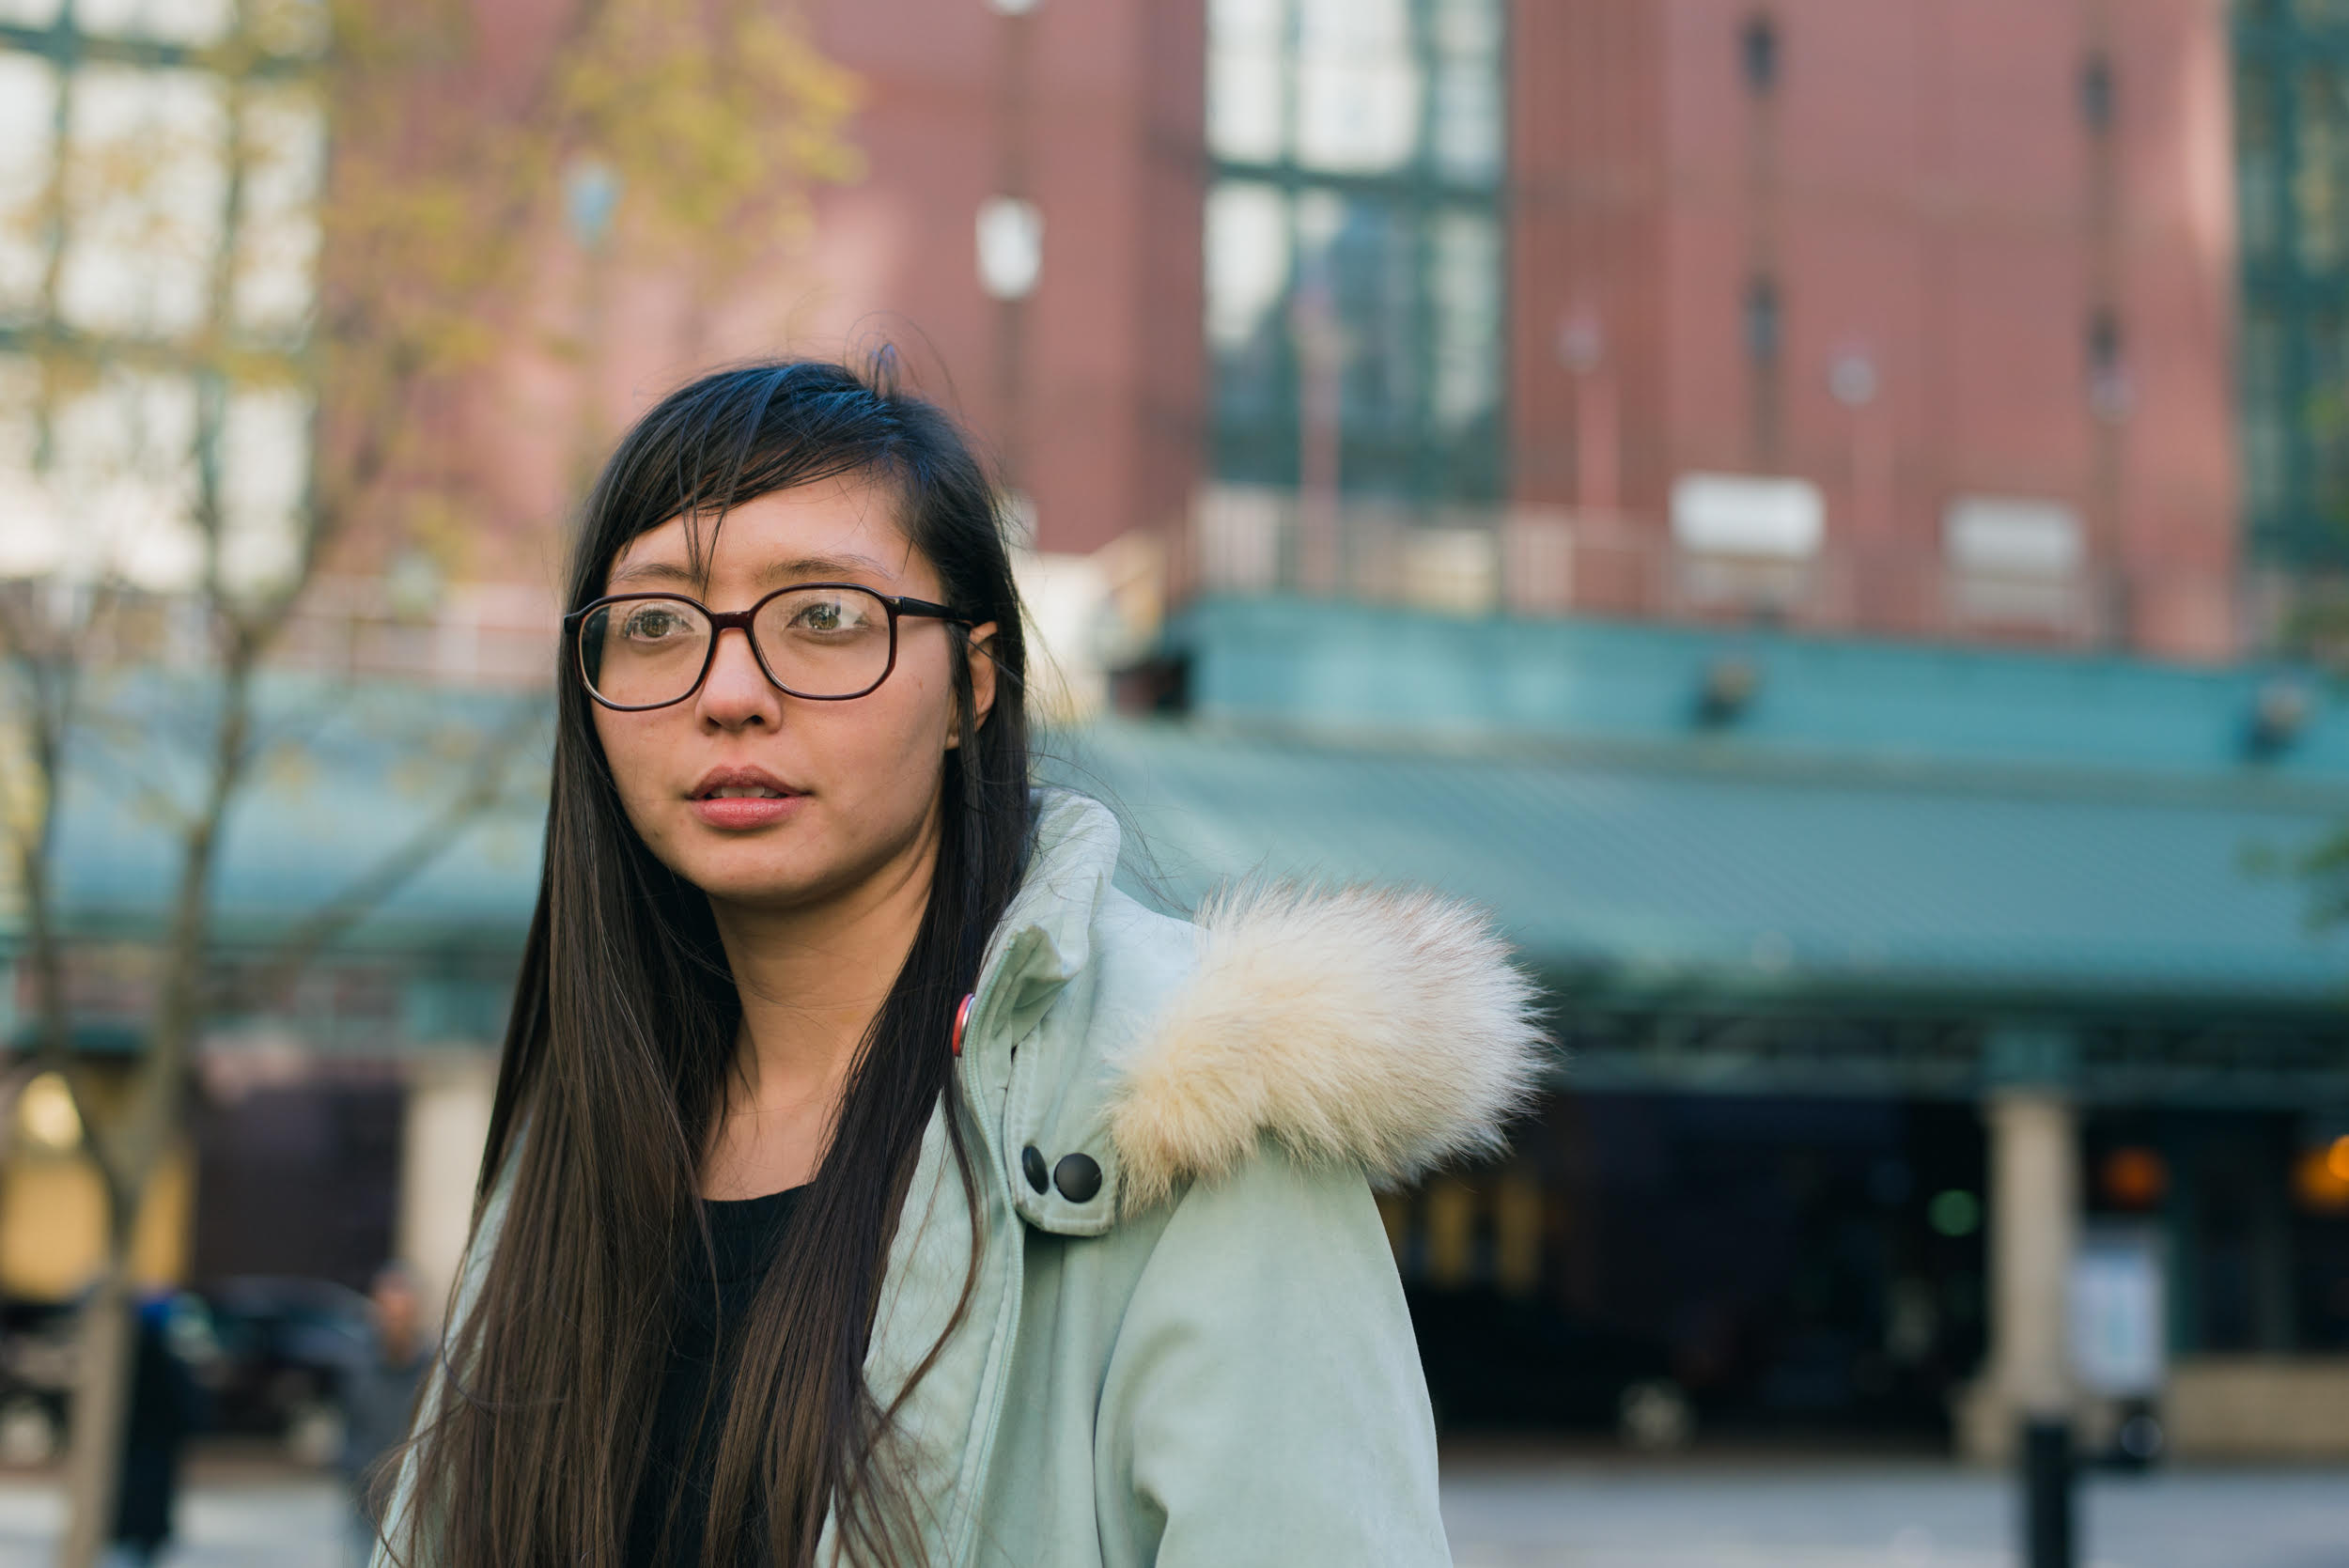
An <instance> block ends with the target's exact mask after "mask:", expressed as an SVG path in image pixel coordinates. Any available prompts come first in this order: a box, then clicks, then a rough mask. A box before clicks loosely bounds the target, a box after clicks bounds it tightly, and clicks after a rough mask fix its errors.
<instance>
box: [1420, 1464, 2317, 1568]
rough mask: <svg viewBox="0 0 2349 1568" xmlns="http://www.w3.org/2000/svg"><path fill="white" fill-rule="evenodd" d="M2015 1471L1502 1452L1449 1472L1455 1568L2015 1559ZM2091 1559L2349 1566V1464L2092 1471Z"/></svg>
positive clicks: (2087, 1493)
mask: <svg viewBox="0 0 2349 1568" xmlns="http://www.w3.org/2000/svg"><path fill="white" fill-rule="evenodd" d="M2015 1506H2016V1505H2015V1493H2014V1489H2013V1485H2012V1483H2010V1482H2009V1481H2008V1480H2007V1479H2006V1478H2005V1477H2003V1476H1999V1475H1996V1474H1991V1473H1987V1472H1982V1471H1973V1470H1966V1469H1960V1468H1956V1467H1952V1466H1950V1465H1947V1464H1936V1463H1893V1464H1876V1465H1871V1464H1866V1463H1860V1462H1844V1463H1839V1464H1818V1463H1800V1462H1790V1463H1787V1464H1784V1465H1770V1464H1762V1463H1751V1462H1749V1463H1736V1464H1721V1463H1718V1462H1707V1461H1703V1460H1695V1461H1688V1462H1684V1463H1681V1464H1677V1465H1664V1464H1660V1463H1657V1464H1639V1465H1634V1464H1629V1463H1620V1464H1618V1463H1606V1462H1594V1461H1590V1460H1565V1461H1549V1462H1543V1461H1536V1460H1524V1459H1518V1460H1507V1459H1491V1460H1477V1461H1470V1462H1467V1463H1457V1464H1455V1465H1453V1466H1452V1467H1448V1468H1447V1470H1446V1472H1445V1476H1444V1521H1445V1524H1446V1527H1447V1528H1448V1529H1449V1531H1450V1533H1451V1537H1452V1544H1453V1552H1454V1555H1455V1559H1456V1560H1457V1563H1458V1568H2015V1557H2014V1553H2013V1530H2014V1521H2015ZM2079 1517H2080V1542H2079V1545H2080V1548H2081V1550H2080V1563H2081V1568H2349V1472H2344V1471H2316V1470H2297V1471H2295V1470H2186V1471H2176V1470H2157V1471H2155V1472H2153V1473H2152V1474H2149V1475H2143V1476H2118V1475H2111V1474H2091V1475H2090V1476H2089V1477H2087V1478H2086V1480H2085V1481H2084V1483H2083V1485H2082V1488H2081V1496H2080V1515H2079Z"/></svg>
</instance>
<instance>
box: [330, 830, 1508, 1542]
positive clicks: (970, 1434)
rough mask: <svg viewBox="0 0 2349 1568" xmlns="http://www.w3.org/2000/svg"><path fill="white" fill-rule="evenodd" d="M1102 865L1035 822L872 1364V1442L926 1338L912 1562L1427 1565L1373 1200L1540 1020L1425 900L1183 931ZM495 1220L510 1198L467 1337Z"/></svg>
mask: <svg viewBox="0 0 2349 1568" xmlns="http://www.w3.org/2000/svg"><path fill="white" fill-rule="evenodd" d="M1117 857H1118V833H1117V829H1116V826H1115V824H1114V822H1113V820H1112V818H1111V816H1110V815H1109V813H1108V812H1107V811H1105V810H1104V809H1103V808H1102V807H1101V806H1099V805H1098V804H1097V803H1096V802H1094V801H1092V800H1086V799H1084V798H1082V797H1081V796H1076V795H1072V794H1066V793H1059V792H1054V793H1050V794H1047V795H1045V796H1044V797H1042V799H1041V820H1040V823H1039V829H1038V841H1037V847H1036V852H1035V855H1034V861H1033V862H1032V865H1031V868H1030V870H1029V873H1028V876H1027V877H1026V879H1025V881H1024V883H1023V884H1022V887H1021V889H1020V892H1019V894H1018V895H1017V897H1016V898H1015V899H1014V901H1013V903H1012V906H1011V908H1010V909H1009V910H1008V911H1007V912H1006V913H1005V915H1004V918H1003V924H1002V925H1001V926H1000V927H999V928H998V930H997V931H996V933H995V937H994V940H993V942H992V944H991V945H990V947H989V950H988V957H987V961H986V963H985V965H984V967H983V970H982V971H981V978H980V982H979V986H978V990H977V993H976V1000H975V1001H974V1002H973V1003H972V1013H971V1019H970V1023H969V1026H968V1029H967V1031H966V1033H965V1036H964V1041H963V1048H962V1052H961V1058H960V1061H959V1063H957V1067H958V1071H957V1076H956V1089H957V1093H956V1094H954V1095H953V1096H951V1099H952V1102H953V1103H952V1104H951V1106H949V1105H941V1110H940V1112H939V1115H938V1117H937V1118H936V1119H934V1120H933V1121H932V1123H931V1126H930V1127H929V1130H928V1132H927V1134H926V1137H925V1139H924V1141H923V1146H922V1151H921V1155H920V1158H919V1161H918V1164H917V1166H916V1169H915V1173H914V1177H913V1181H912V1184H911V1187H910V1189H909V1192H908V1196H907V1199H906V1205H905V1208H904V1210H903V1212H902V1215H901V1218H900V1219H899V1222H898V1226H897V1230H896V1234H895V1237H894V1241H893V1243H892V1246H891V1249H890V1254H889V1264H888V1273H887V1277H886V1280H885V1282H884V1287H883V1294H882V1301H881V1305H880V1308H879V1313H878V1315H877V1318H876V1321H875V1326H874V1331H873V1337H872V1343H871V1346H870V1349H869V1352H868V1354H867V1357H866V1361H865V1374H866V1380H867V1382H868V1384H869V1385H870V1386H871V1388H872V1389H873V1391H874V1393H875V1395H876V1396H877V1397H878V1398H879V1401H880V1403H881V1405H883V1406H884V1407H886V1406H887V1405H889V1404H890V1403H891V1401H892V1400H893V1399H894V1398H895V1397H896V1396H897V1394H898V1393H899V1391H900V1390H901V1389H903V1388H904V1387H905V1384H906V1381H907V1379H908V1377H909V1375H910V1373H911V1372H912V1371H913V1369H914V1368H915V1367H916V1366H917V1365H918V1364H919V1363H921V1362H922V1360H923V1359H924V1358H926V1357H928V1356H929V1354H930V1351H931V1347H932V1346H933V1345H934V1344H937V1343H939V1341H940V1336H941V1334H945V1336H946V1337H945V1340H944V1343H943V1345H942V1347H941V1351H940V1353H939V1355H938V1356H937V1358H936V1359H935V1360H934V1361H932V1362H931V1364H930V1367H929V1370H928V1371H927V1372H926V1374H924V1375H923V1376H922V1377H921V1378H920V1380H919V1382H918V1383H916V1384H915V1386H914V1389H913V1391H912V1393H911V1396H910V1398H908V1399H907V1400H906V1401H905V1403H904V1404H903V1405H900V1406H899V1407H898V1412H897V1423H898V1432H899V1436H900V1439H901V1441H900V1446H899V1449H898V1452H897V1456H896V1457H897V1462H898V1463H899V1464H900V1465H901V1466H902V1467H905V1468H906V1469H907V1471H908V1472H909V1475H910V1480H911V1482H912V1485H911V1486H910V1495H912V1496H913V1497H914V1498H916V1499H917V1500H918V1501H919V1503H920V1505H921V1509H922V1517H921V1525H922V1530H923V1547H924V1550H925V1554H926V1561H927V1562H928V1563H930V1564H933V1565H935V1568H1144V1565H1148V1564H1157V1565H1159V1568H1250V1565H1252V1564H1266V1565H1270V1564H1281V1565H1283V1568H1299V1565H1307V1564H1323V1563H1327V1564H1333V1565H1335V1564H1346V1565H1372V1564H1377V1565H1387V1564H1392V1565H1395V1568H1422V1565H1426V1564H1439V1563H1447V1562H1449V1561H1450V1555H1449V1553H1448V1551H1447V1549H1446V1547H1445V1545H1444V1534H1443V1526H1442V1521H1441V1519H1440V1518H1439V1515H1438V1512H1437V1497H1436V1447H1435V1431H1434V1426H1433V1422H1432V1421H1431V1419H1430V1416H1429V1412H1428V1405H1427V1393H1426V1387H1425V1383H1424V1381H1423V1377H1422V1374H1421V1372H1420V1365H1419V1357H1418V1352H1417V1349H1416V1346H1415V1345H1414V1343H1413V1341H1412V1337H1411V1326H1410V1320H1409V1317H1408V1314H1407V1312H1405V1308H1404V1302H1403V1293H1402V1289H1401V1287H1400V1284H1399V1283H1398V1281H1397V1280H1396V1276H1395V1269H1394V1264H1393V1260H1392V1254H1391V1252H1390V1250H1389V1248H1388V1243H1387V1238H1386V1234H1385V1232H1384V1230H1383V1228H1382V1226H1381V1224H1380V1221H1379V1218H1378V1213H1377V1206H1376V1204H1375V1203H1373V1202H1372V1199H1371V1188H1370V1183H1371V1180H1372V1179H1377V1180H1380V1181H1384V1182H1393V1181H1400V1180H1404V1179H1408V1177H1409V1176H1411V1175H1413V1174H1415V1173H1417V1172H1420V1171H1423V1170H1424V1169H1426V1168H1427V1167H1429V1166H1430V1165H1432V1164H1435V1163H1438V1162H1440V1161H1441V1160H1443V1159H1444V1158H1446V1157H1452V1156H1455V1155H1458V1154H1463V1153H1468V1152H1471V1151H1474V1150H1477V1149H1481V1148H1487V1147H1490V1146H1492V1145H1493V1143H1494V1142H1495V1140H1496V1139H1497V1137H1498V1128H1499V1126H1500V1123H1501V1121H1502V1120H1503V1119H1504V1118H1505V1117H1506V1115H1507V1114H1508V1113H1509V1111H1510V1110H1513V1109H1514V1108H1515V1107H1516V1106H1517V1103H1518V1102H1519V1101H1520V1100H1521V1098H1522V1096H1523V1095H1524V1094H1525V1093H1526V1092H1527V1090H1528V1088H1529V1085H1530V1084H1531V1082H1532V1077H1533V1074H1534V1072H1535V1071H1536V1063H1537V1059H1538V1037H1537V1034H1536V1032H1535V1030H1534V1028H1533V1026H1532V1022H1531V1011H1530V1003H1531V999H1532V993H1531V988H1530V986H1528V984H1527V982H1526V981H1525V980H1524V978H1523V977H1522V976H1521V975H1520V974H1519V973H1518V972H1517V970H1516V969H1515V968H1513V967H1512V966H1511V964H1510V963H1509V961H1508V956H1507V954H1506V950H1505V949H1504V948H1503V947H1502V946H1501V943H1500V941H1499V940H1498V939H1496V938H1495V937H1494V936H1493V935H1492V934H1491V932H1490V931H1489V930H1488V928H1487V927H1486V924H1485V923H1484V922H1483V920H1482V919H1481V918H1480V917H1478V916H1476V915H1475V914H1473V913H1471V912H1470V911H1468V910H1466V909H1464V908H1461V907H1459V906H1457V905H1453V904H1449V903H1446V902H1444V901H1442V900H1440V899H1438V898H1436V897H1434V896H1432V895H1428V894H1393V893H1371V892H1364V891H1341V892H1336V893H1308V892H1303V891H1299V890H1296V889H1288V888H1265V889H1257V890H1255V891H1252V892H1249V893H1240V894H1237V895H1232V896H1228V897H1226V898H1223V899H1221V900H1219V901H1217V902H1215V903H1212V904H1210V905H1209V906H1208V907H1207V908H1206V909H1204V910H1203V911H1202V913H1201V916H1200V920H1199V923H1198V924H1190V923H1186V922H1182V921H1176V920H1171V919H1168V918H1166V917H1164V916H1160V915H1157V914H1153V913H1151V912H1149V911H1148V910H1146V909H1144V908H1142V907H1141V906H1140V905H1139V904H1137V903H1135V902H1134V901H1133V900H1132V899H1130V898H1128V897H1127V896H1126V895H1125V894H1124V893H1121V892H1119V891H1118V890H1117V889H1116V888H1114V887H1112V881H1111V879H1112V875H1113V873H1114V872H1115V870H1116V866H1117ZM948 1114H955V1115H959V1116H960V1117H962V1118H963V1131H964V1136H965V1140H966V1143H967V1146H968V1147H969V1149H970V1150H971V1152H972V1162H973V1164H974V1166H975V1167H976V1176H977V1181H978V1208H979V1221H980V1245H979V1249H978V1260H977V1272H976V1281H975V1285H974V1287H973V1289H972V1296H971V1298H970V1301H969V1304H968V1307H967V1309H966V1311H965V1312H964V1315H963V1317H962V1319H961V1321H960V1322H959V1323H957V1324H955V1325H954V1327H953V1328H952V1332H951V1333H947V1332H946V1331H947V1329H948V1326H949V1324H950V1322H952V1320H953V1316H954V1311H955V1306H956V1303H957V1300H958V1299H959V1298H960V1296H961V1294H962V1290H963V1286H964V1282H965V1280H966V1278H968V1277H969V1272H970V1266H971V1261H972V1233H971V1226H970V1210H969V1205H968V1203H966V1200H965V1197H964V1193H963V1189H962V1184H961V1181H960V1179H959V1178H958V1177H957V1173H956V1169H955V1161H954V1157H953V1156H952V1154H951V1152H950V1151H949V1148H948V1145H947V1141H946V1130H945V1121H944V1118H945V1116H946V1115H948ZM1079 1156H1081V1157H1082V1158H1081V1159H1079V1158H1072V1157H1079ZM1087 1161H1090V1162H1091V1167H1092V1168H1094V1169H1097V1171H1098V1172H1099V1182H1098V1186H1097V1188H1094V1187H1092V1185H1091V1184H1090V1183H1089V1182H1088V1181H1087V1180H1086V1176H1087V1174H1088V1167H1087V1164H1086V1162H1087ZM1064 1162H1066V1163H1064ZM505 1203H506V1193H505V1190H504V1187H503V1184H501V1186H500V1188H499V1189H498V1190H496V1191H493V1192H492V1194H491V1196H490V1201H489V1203H488V1204H487V1205H486V1206H485V1209H484V1212H483V1215H482V1219H481V1223H480V1226H479V1228H478V1230H477V1233H476V1234H475V1237H474V1246H473V1249H472V1251H471V1253H470V1255H469V1256H468V1258H467V1260H466V1265H465V1270H464V1276H463V1280H462V1282H461V1283H460V1286H459V1294H458V1303H457V1311H458V1312H459V1313H460V1314H461V1313H463V1312H469V1311H470V1310H471V1308H472V1304H473V1301H474V1297H475V1296H476V1295H477V1294H478V1290H479V1284H480V1280H481V1277H482V1274H483V1272H484V1270H485V1268H486V1265H487V1263H488V1260H489V1257H490V1252H491V1250H493V1249H494V1248H495V1247H496V1245H497V1237H498V1233H499V1230H500V1227H501V1225H502V1224H503V1221H504V1219H505ZM412 1484H413V1477H412V1468H403V1470H402V1472H401V1475H400V1478H399V1482H398V1487H397V1491H396V1493H395V1495H394V1498H393V1504H392V1512H393V1517H394V1518H395V1519H397V1518H401V1517H404V1516H405V1514H406V1511H407V1510H408V1509H409V1508H411V1507H412V1506H414V1502H415V1499H414V1498H413V1496H412ZM827 1539H828V1542H829V1541H831V1540H832V1532H830V1531H829V1530H828V1531H827ZM839 1556H840V1554H839V1553H837V1552H832V1551H828V1552H827V1553H826V1554H825V1560H827V1561H832V1560H836V1559H837V1558H838V1557H839ZM384 1563H385V1559H384V1558H383V1557H382V1556H381V1554H379V1556H378V1559H377V1564H378V1568H384ZM414 1568H431V1565H430V1564H429V1563H428V1562H425V1563H419V1564H415V1565H414Z"/></svg>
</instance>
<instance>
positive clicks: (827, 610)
mask: <svg viewBox="0 0 2349 1568" xmlns="http://www.w3.org/2000/svg"><path fill="white" fill-rule="evenodd" d="M870 619H871V617H870V616H869V615H868V614H867V613H866V612H865V610H864V607H863V605H862V604H859V603H857V602H855V601H854V600H851V599H848V598H817V599H809V600H808V601H807V602H805V603H804V604H801V606H800V607H799V608H798V609H797V610H795V611H793V612H792V613H791V629H792V630H794V631H813V632H817V633H819V634H826V633H828V634H832V635H837V634H839V633H841V632H847V631H857V630H861V629H863V626H864V624H865V623H866V622H867V621H868V620H870Z"/></svg>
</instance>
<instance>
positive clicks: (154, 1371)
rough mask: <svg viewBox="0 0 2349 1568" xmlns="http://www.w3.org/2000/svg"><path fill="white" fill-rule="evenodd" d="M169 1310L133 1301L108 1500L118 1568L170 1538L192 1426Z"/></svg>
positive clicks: (161, 1300)
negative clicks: (116, 1461)
mask: <svg viewBox="0 0 2349 1568" xmlns="http://www.w3.org/2000/svg"><path fill="white" fill-rule="evenodd" d="M172 1307H173V1303H172V1298H171V1297H170V1296H167V1295H166V1296H153V1297H150V1298H148V1299H147V1300H145V1301H142V1302H140V1303H139V1308H138V1315H137V1319H136V1323H137V1327H136V1329H135V1331H134V1333H135V1338H134V1341H133V1344H132V1355H131V1408H130V1420H129V1421H128V1423H127V1424H126V1426H125V1428H124V1431H123V1440H122V1480H121V1485H120V1489H119V1490H118V1491H117V1493H116V1496H115V1528H114V1549H113V1551H112V1553H111V1560H112V1561H113V1562H115V1563H118V1564H124V1565H129V1564H143V1563H149V1562H152V1561H154V1560H155V1557H156V1554H157V1553H159V1552H160V1551H162V1550H163V1547H164V1545H167V1544H168V1543H169V1542H170V1540H171V1535H172V1513H173V1508H174V1505H175V1504H176V1503H177V1502H178V1500H179V1460H180V1452H181V1450H182V1449H183V1448H184V1447H185V1446H186V1444H187V1436H188V1429H189V1428H190V1427H191V1426H192V1425H194V1421H195V1397H196V1396H195V1382H194V1378H193V1377H191V1376H190V1375H189V1374H188V1369H187V1367H186V1366H185V1365H184V1364H183V1363H182V1362H181V1361H180V1359H179V1357H178V1356H176V1355H174V1354H173V1353H172V1346H171V1313H172Z"/></svg>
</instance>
